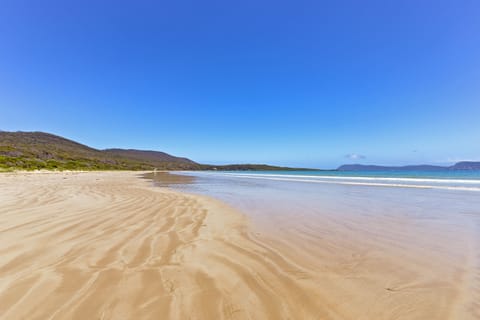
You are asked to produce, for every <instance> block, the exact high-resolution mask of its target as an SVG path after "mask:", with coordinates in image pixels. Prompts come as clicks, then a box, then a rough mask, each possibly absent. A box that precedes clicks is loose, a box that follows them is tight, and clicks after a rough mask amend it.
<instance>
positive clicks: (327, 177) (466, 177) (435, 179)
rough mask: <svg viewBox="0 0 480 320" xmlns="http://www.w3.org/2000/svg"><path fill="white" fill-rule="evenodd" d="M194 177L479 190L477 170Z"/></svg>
mask: <svg viewBox="0 0 480 320" xmlns="http://www.w3.org/2000/svg"><path fill="white" fill-rule="evenodd" d="M179 174H183V175H185V174H186V175H191V176H194V177H197V178H200V177H202V178H209V179H210V178H216V179H229V180H231V179H235V180H244V181H245V180H256V181H260V180H263V181H267V180H268V181H271V182H278V183H280V182H295V183H301V184H324V185H344V186H357V187H360V186H363V187H367V186H368V187H396V188H417V189H419V188H421V189H442V190H456V191H469V192H470V191H475V192H480V171H467V170H465V171H453V170H452V171H447V170H445V171H400V170H398V171H395V170H391V171H195V172H181V173H180V172H179Z"/></svg>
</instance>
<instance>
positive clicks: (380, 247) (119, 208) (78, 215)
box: [0, 171, 479, 320]
mask: <svg viewBox="0 0 480 320" xmlns="http://www.w3.org/2000/svg"><path fill="white" fill-rule="evenodd" d="M144 173H145V172H138V171H130V172H128V171H120V172H119V171H109V172H105V171H102V172H98V171H95V172H53V173H52V172H46V173H40V174H39V173H28V172H22V173H19V172H17V173H5V174H2V175H0V188H1V190H2V193H0V213H3V214H0V252H1V255H0V310H4V311H0V317H1V318H2V319H18V318H22V317H28V318H30V319H44V318H49V319H86V318H102V317H103V318H105V319H130V318H134V319H152V318H158V317H167V318H169V319H185V318H194V319H287V318H295V319H298V318H302V319H318V318H322V319H365V320H366V319H391V318H397V319H426V318H430V319H462V320H463V319H475V316H477V315H478V313H476V312H478V306H475V304H473V305H472V301H471V298H472V297H471V296H470V294H471V293H472V292H473V293H475V296H478V292H479V288H478V284H479V281H478V279H477V278H478V273H477V274H476V273H474V270H475V266H473V267H472V266H470V265H469V268H467V264H471V263H476V262H475V261H473V260H469V261H465V263H461V261H462V260H461V259H465V257H464V256H462V255H458V256H455V260H458V261H455V262H456V263H458V265H457V264H454V263H453V262H452V263H445V264H441V265H438V266H437V267H436V270H429V267H430V266H431V263H430V262H429V261H432V263H433V262H441V261H444V260H442V259H443V258H442V259H439V257H438V256H437V255H436V254H433V253H435V251H433V252H431V254H427V253H429V252H430V250H431V249H430V247H429V246H431V245H434V244H431V243H430V242H429V241H427V240H428V239H430V238H429V235H425V234H421V232H420V230H422V229H421V228H419V226H415V225H411V226H410V227H409V228H408V230H407V229H403V227H402V225H401V224H400V225H399V224H398V222H399V221H402V220H398V219H396V218H395V219H394V220H391V218H389V217H387V218H388V219H387V218H385V217H381V216H380V217H377V218H375V219H373V218H371V219H370V220H368V221H369V222H368V229H365V230H363V229H361V228H360V229H358V230H355V229H352V226H355V225H358V223H360V221H361V220H358V221H357V220H355V219H354V220H349V219H351V218H348V217H347V216H342V215H340V216H338V217H337V215H335V214H334V215H332V216H320V217H317V218H315V217H310V218H311V219H313V220H308V219H310V218H309V217H306V218H301V217H299V219H307V222H308V223H307V225H306V226H303V225H298V224H295V223H293V222H292V221H289V220H286V221H281V220H272V221H271V222H269V221H267V225H258V224H256V221H252V220H251V217H250V216H249V215H248V214H245V213H246V212H243V211H238V210H237V208H233V207H232V206H230V205H229V204H227V203H225V202H223V201H221V200H217V199H216V198H212V197H209V196H204V195H197V194H190V193H185V192H180V191H177V190H173V189H170V188H160V187H156V186H153V182H152V181H150V180H148V179H142V177H140V175H142V174H144ZM378 219H380V220H379V221H377V220H378ZM403 223H405V222H403ZM386 226H388V227H389V228H391V230H390V231H389V233H390V234H391V235H388V234H387V233H385V232H384V231H383V229H384V228H385V227H386ZM410 228H413V231H410ZM417 229H418V231H416V230H417ZM407 231H408V232H407ZM409 232H410V233H412V232H413V234H418V244H419V245H420V244H425V247H424V248H423V247H421V248H420V250H416V251H411V248H410V247H409V246H408V244H406V243H404V244H402V246H400V247H397V244H398V243H399V241H400V240H399V239H403V238H404V237H405V236H408V235H409ZM433 235H434V236H438V235H442V233H438V234H437V233H434V234H433ZM382 242H383V243H382ZM471 243H473V242H471ZM432 248H433V247H432ZM471 250H472V255H474V254H475V253H476V252H477V251H476V250H478V248H475V247H472V248H471ZM472 255H470V256H469V257H470V258H472ZM459 261H460V262H459ZM460 266H462V268H459V267H460ZM426 274H429V277H427V278H425V275H426ZM465 286H470V287H471V288H468V289H469V290H467V289H466V288H465ZM473 303H475V302H473ZM2 312H3V313H2Z"/></svg>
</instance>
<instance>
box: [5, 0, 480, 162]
mask: <svg viewBox="0 0 480 320" xmlns="http://www.w3.org/2000/svg"><path fill="white" fill-rule="evenodd" d="M478 16H480V3H478V2H475V1H423V2H421V3H419V2H417V1H402V2H401V3H400V2H398V3H395V4H394V3H384V2H382V1H364V2H361V3H360V2H358V1H342V2H337V3H336V4H331V3H321V2H313V1H296V2H278V1H262V2H261V3H258V2H254V1H246V2H242V3H237V4H236V6H232V5H231V4H228V3H219V2H213V1H207V2H201V3H198V2H193V1H192V2H190V1H178V2H175V3H171V2H169V3H166V2H165V3H153V2H150V1H140V2H136V3H135V4H129V3H127V2H123V1H121V2H118V1H117V2H113V1H101V2H94V1H83V2H81V3H64V2H62V1H43V2H41V3H39V2H34V1H28V0H27V1H9V2H6V3H4V4H3V5H2V11H1V12H0V70H2V71H1V72H0V129H2V130H7V131H17V130H22V131H44V132H49V133H54V134H57V135H60V136H63V137H66V138H68V139H72V140H75V141H78V142H80V143H83V144H86V145H89V146H92V147H94V148H98V149H104V148H112V147H118V148H134V149H149V150H158V151H164V152H168V153H170V154H173V155H176V156H184V157H188V158H190V159H192V160H195V161H197V162H201V163H211V164H226V163H268V164H272V165H285V166H301V167H314V168H335V167H337V166H339V165H341V164H344V163H362V164H380V165H407V164H452V163H454V162H457V161H462V160H477V161H478V160H480V146H479V145H478V141H479V139H480V126H479V125H478V123H479V120H480V103H479V102H480V90H478V88H480V60H479V59H478V57H479V56H480V37H478V34H480V20H479V19H478Z"/></svg>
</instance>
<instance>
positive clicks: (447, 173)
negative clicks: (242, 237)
mask: <svg viewBox="0 0 480 320" xmlns="http://www.w3.org/2000/svg"><path fill="white" fill-rule="evenodd" d="M216 172H224V173H235V174H242V173H247V174H268V175H293V176H332V177H378V178H381V177H384V178H417V179H465V180H477V179H478V180H480V170H441V171H414V170H412V171H405V170H388V171H334V170H331V171H313V170H311V171H307V170H305V171H280V170H279V171H216Z"/></svg>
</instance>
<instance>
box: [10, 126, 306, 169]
mask: <svg viewBox="0 0 480 320" xmlns="http://www.w3.org/2000/svg"><path fill="white" fill-rule="evenodd" d="M154 168H157V169H159V170H299V169H295V168H286V167H276V166H269V165H263V164H235V165H226V166H213V165H208V164H200V163H197V162H195V161H192V160H190V159H187V158H181V157H175V156H172V155H170V154H168V153H165V152H160V151H145V150H134V149H106V150H98V149H94V148H91V147H89V146H86V145H83V144H81V143H78V142H75V141H72V140H69V139H66V138H63V137H60V136H57V135H53V134H50V133H45V132H8V131H0V169H1V170H13V169H24V170H37V169H48V170H151V169H154Z"/></svg>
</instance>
